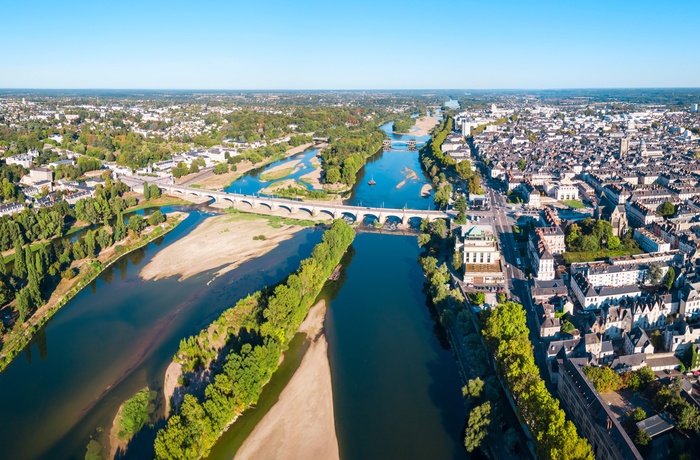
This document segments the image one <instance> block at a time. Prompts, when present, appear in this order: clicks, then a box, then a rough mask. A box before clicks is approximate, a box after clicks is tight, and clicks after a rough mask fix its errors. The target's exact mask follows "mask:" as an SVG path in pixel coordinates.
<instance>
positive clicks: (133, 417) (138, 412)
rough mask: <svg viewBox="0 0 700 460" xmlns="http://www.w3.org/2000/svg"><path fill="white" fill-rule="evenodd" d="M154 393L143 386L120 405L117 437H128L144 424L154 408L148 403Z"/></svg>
mask: <svg viewBox="0 0 700 460" xmlns="http://www.w3.org/2000/svg"><path fill="white" fill-rule="evenodd" d="M154 395H155V392H153V393H152V392H151V391H150V390H149V389H148V388H144V389H143V390H141V391H139V392H138V393H136V394H135V395H134V396H132V397H131V398H129V399H128V400H127V401H126V402H125V403H124V404H123V405H122V407H121V413H120V414H119V431H118V437H119V439H122V440H124V439H128V438H130V437H131V436H133V435H134V434H136V433H137V432H138V431H139V430H140V429H141V428H142V427H143V426H144V425H145V424H146V422H147V421H148V418H149V416H150V414H151V413H152V412H153V409H154V408H153V405H152V404H150V402H151V399H152V397H153V396H154Z"/></svg>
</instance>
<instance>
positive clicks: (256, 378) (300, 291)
mask: <svg viewBox="0 0 700 460" xmlns="http://www.w3.org/2000/svg"><path fill="white" fill-rule="evenodd" d="M354 235H355V234H354V231H353V229H352V227H350V226H349V225H347V224H346V223H345V222H344V221H343V220H340V219H338V220H336V221H335V222H334V223H333V225H332V226H331V228H330V229H329V230H327V231H326V232H325V233H324V235H323V241H322V242H321V243H319V244H318V245H317V246H316V247H315V248H314V250H313V252H312V254H311V257H309V258H307V259H305V260H303V261H302V262H301V265H300V267H299V269H298V270H297V271H296V272H295V273H293V274H292V275H290V276H289V277H288V278H287V280H286V281H285V282H284V283H281V284H279V285H278V286H277V287H275V288H274V290H272V291H271V292H270V291H268V290H266V291H263V292H258V293H256V294H254V295H253V296H250V297H248V298H246V299H243V300H242V301H240V302H238V304H237V305H236V306H235V307H234V308H232V309H229V310H227V311H225V312H224V313H223V314H222V315H221V317H220V318H219V319H217V321H216V322H215V323H214V324H213V325H212V327H210V328H209V329H207V330H204V331H202V332H201V333H200V334H199V335H198V336H195V337H191V338H189V339H187V340H183V341H182V342H181V344H180V350H179V351H178V353H177V354H176V356H175V360H176V361H178V362H180V363H181V364H182V367H183V370H193V369H197V368H201V367H203V366H207V365H209V364H210V363H211V360H212V359H213V358H214V356H216V354H217V353H218V351H219V348H218V347H217V346H216V344H214V343H213V342H212V341H211V339H210V337H217V338H218V337H221V334H224V335H225V337H226V340H225V342H226V343H227V345H228V346H229V347H230V350H231V351H230V352H229V353H228V355H227V356H226V358H225V362H224V363H223V366H222V368H221V369H220V371H219V372H218V373H217V372H215V374H216V375H215V377H214V379H213V381H212V382H211V383H210V384H208V385H207V386H206V389H205V391H204V397H203V398H202V399H201V400H198V399H197V398H196V397H195V396H192V395H190V394H187V395H185V398H184V400H183V403H182V406H181V407H180V411H179V413H178V414H175V415H172V416H171V417H170V419H169V420H168V423H167V426H166V427H165V428H163V429H161V430H160V431H158V434H157V436H156V440H155V454H156V458H157V459H196V458H201V457H203V456H205V455H207V453H208V452H209V449H210V448H211V446H212V445H213V444H214V442H215V441H216V439H217V438H218V437H219V435H220V433H221V431H222V430H223V429H224V427H225V426H226V425H227V424H228V423H229V422H230V421H231V420H232V419H233V417H234V416H235V415H236V414H238V413H240V412H241V411H243V410H245V409H246V408H248V407H250V405H252V404H255V403H256V402H257V400H258V397H259V396H260V392H261V391H262V387H263V385H265V383H266V382H267V381H268V380H269V379H270V377H271V376H272V374H273V372H274V371H275V370H276V369H277V366H278V364H279V359H280V356H281V354H282V353H283V351H284V350H285V349H286V348H287V346H288V343H289V341H290V340H291V338H292V337H293V336H294V334H295V333H296V331H297V330H298V328H299V325H300V324H301V321H302V320H303V319H304V317H305V316H306V314H307V312H308V310H309V308H310V307H311V305H312V303H313V302H314V300H315V299H316V296H317V295H318V293H319V292H320V290H321V288H322V287H323V284H324V283H325V281H326V279H328V277H329V276H330V274H331V272H332V271H333V269H334V268H335V267H336V266H337V264H338V263H339V262H340V259H341V258H342V256H343V254H344V253H345V251H346V250H347V248H348V247H349V246H350V244H351V243H352V240H353V239H354Z"/></svg>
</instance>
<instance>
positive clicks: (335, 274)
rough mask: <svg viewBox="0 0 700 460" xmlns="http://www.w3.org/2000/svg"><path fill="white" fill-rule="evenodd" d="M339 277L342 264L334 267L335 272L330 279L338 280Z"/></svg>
mask: <svg viewBox="0 0 700 460" xmlns="http://www.w3.org/2000/svg"><path fill="white" fill-rule="evenodd" d="M339 278H340V264H338V265H336V267H335V268H334V269H333V272H332V273H331V276H329V277H328V279H329V280H331V281H338V279H339Z"/></svg>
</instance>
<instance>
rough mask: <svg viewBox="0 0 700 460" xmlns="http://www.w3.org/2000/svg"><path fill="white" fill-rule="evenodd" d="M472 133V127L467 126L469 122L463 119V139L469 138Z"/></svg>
mask: <svg viewBox="0 0 700 460" xmlns="http://www.w3.org/2000/svg"><path fill="white" fill-rule="evenodd" d="M471 133H472V126H471V125H470V124H469V121H468V120H467V119H466V118H465V119H464V120H462V135H463V136H464V137H469V136H470V135H471Z"/></svg>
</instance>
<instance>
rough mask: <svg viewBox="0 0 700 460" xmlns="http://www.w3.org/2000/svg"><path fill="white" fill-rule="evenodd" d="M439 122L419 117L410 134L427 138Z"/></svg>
mask: <svg viewBox="0 0 700 460" xmlns="http://www.w3.org/2000/svg"><path fill="white" fill-rule="evenodd" d="M438 123H440V120H438V119H437V118H434V117H426V116H424V117H420V118H418V119H417V120H416V126H414V127H413V129H412V130H411V133H410V134H413V135H414V136H428V135H430V132H431V131H432V130H433V128H435V127H436V126H437V125H438Z"/></svg>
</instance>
